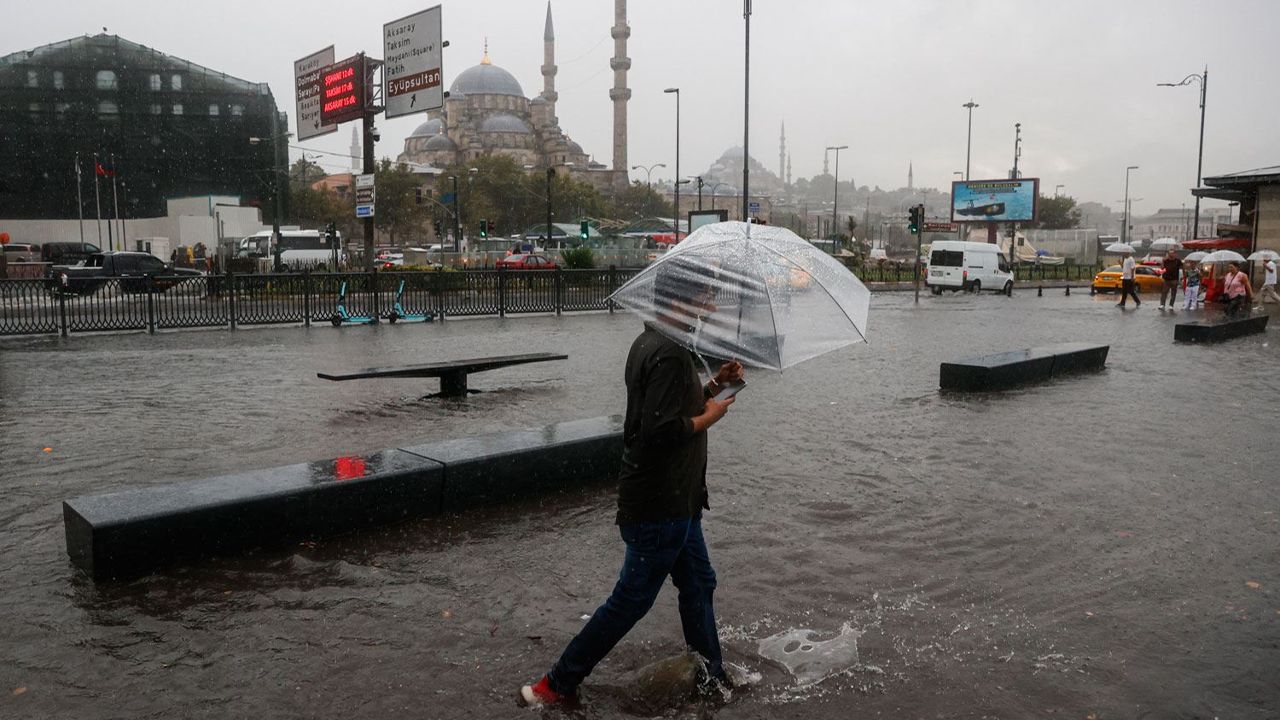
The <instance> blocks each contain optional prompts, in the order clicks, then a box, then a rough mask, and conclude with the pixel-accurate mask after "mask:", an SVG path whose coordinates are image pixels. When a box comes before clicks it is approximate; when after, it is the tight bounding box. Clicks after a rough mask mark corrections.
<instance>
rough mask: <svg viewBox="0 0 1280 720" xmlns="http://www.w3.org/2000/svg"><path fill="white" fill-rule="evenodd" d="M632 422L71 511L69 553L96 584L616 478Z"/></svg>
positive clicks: (209, 482)
mask: <svg viewBox="0 0 1280 720" xmlns="http://www.w3.org/2000/svg"><path fill="white" fill-rule="evenodd" d="M621 457H622V418H621V417H618V416H614V417H603V418H592V419H587V420H575V421H571V422H563V423H558V424H555V425H548V426H546V427H542V428H538V429H533V430H518V431H513V432H504V433H500V434H494V435H484V436H480V437H473V438H463V439H457V440H440V441H435V442H429V443H424V444H421V445H414V446H412V447H407V448H401V449H391V450H383V451H381V452H376V453H370V454H368V455H359V456H348V457H341V458H336V459H332V460H322V461H318V462H312V463H304V464H299V465H288V466H285V467H278V468H270V469H266V470H257V471H252V472H246V473H239V474H235V475H225V476H222V477H215V478H210V479H205V480H196V481H188V482H182V483H176V484H169V485H157V486H153V487H142V488H134V489H129V490H122V491H119V492H113V493H106V494H102V495H92V496H85V497H79V498H75V499H72V500H67V501H65V502H64V503H63V504H62V508H63V522H64V525H65V530H66V540H67V554H68V555H69V556H70V558H71V561H72V563H74V564H75V565H76V566H77V567H79V568H81V569H82V570H84V571H85V573H87V574H88V575H89V576H90V577H92V578H93V579H94V580H112V579H128V578H133V577H138V576H141V575H146V574H148V573H151V572H154V571H156V570H158V569H162V568H164V567H169V566H173V565H176V564H180V563H184V562H190V561H193V560H198V559H200V558H204V557H209V556H214V555H224V556H225V555H236V554H240V553H244V552H246V551H248V550H252V549H255V548H272V547H285V546H289V545H292V544H295V543H297V542H299V541H301V540H308V539H317V538H322V537H327V536H332V535H337V534H341V533H346V532H351V531H356V530H360V529H364V528H369V527H374V526H378V525H385V524H388V523H393V522H399V521H403V520H408V519H412V518H420V517H429V516H432V515H438V514H440V513H442V512H450V511H454V510H462V509H465V508H469V507H476V506H479V505H487V504H497V503H502V502H507V501H510V500H513V499H517V498H525V497H530V496H534V495H538V494H542V493H550V492H558V491H562V490H565V489H568V488H572V487H577V486H581V485H584V484H587V483H590V482H598V481H604V480H609V479H612V478H615V477H616V476H617V473H618V469H619V467H620V464H621Z"/></svg>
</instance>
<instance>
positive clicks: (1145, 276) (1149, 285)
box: [1089, 265, 1164, 295]
mask: <svg viewBox="0 0 1280 720" xmlns="http://www.w3.org/2000/svg"><path fill="white" fill-rule="evenodd" d="M1163 274H1164V269H1163V268H1160V267H1153V266H1151V265H1139V266H1137V267H1135V268H1134V269H1133V279H1134V280H1135V281H1137V287H1136V288H1135V289H1136V290H1137V291H1138V292H1139V293H1144V292H1156V293H1158V292H1160V288H1161V287H1162V286H1163V285H1164V278H1163V277H1162V275H1163ZM1120 288H1121V282H1120V266H1119V265H1112V266H1111V267H1109V268H1107V269H1105V270H1103V271H1102V272H1100V273H1098V274H1097V275H1094V276H1093V285H1092V286H1090V288H1089V294H1090V295H1092V294H1094V293H1100V292H1120Z"/></svg>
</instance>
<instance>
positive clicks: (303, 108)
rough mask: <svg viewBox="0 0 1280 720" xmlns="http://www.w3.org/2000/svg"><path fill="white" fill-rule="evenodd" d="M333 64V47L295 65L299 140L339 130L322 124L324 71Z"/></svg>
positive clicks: (336, 127) (305, 58)
mask: <svg viewBox="0 0 1280 720" xmlns="http://www.w3.org/2000/svg"><path fill="white" fill-rule="evenodd" d="M332 64H333V46H332V45H330V46H329V47H327V48H325V49H323V50H321V51H320V52H317V53H312V54H310V55H308V56H306V57H304V58H302V59H301V60H298V61H296V62H294V63H293V80H294V87H295V88H296V92H297V102H298V105H297V112H296V113H294V117H296V118H298V139H299V140H306V139H307V138H313V137H316V136H317V135H327V134H329V133H331V132H334V131H336V130H337V129H338V126H337V125H321V124H320V101H321V100H322V99H323V98H322V93H321V89H322V88H323V86H324V78H323V77H322V75H324V69H325V68H327V67H329V66H330V65H332Z"/></svg>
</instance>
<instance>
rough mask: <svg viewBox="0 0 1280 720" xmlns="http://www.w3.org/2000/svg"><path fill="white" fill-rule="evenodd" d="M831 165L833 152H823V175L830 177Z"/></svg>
mask: <svg viewBox="0 0 1280 720" xmlns="http://www.w3.org/2000/svg"><path fill="white" fill-rule="evenodd" d="M830 163H831V151H830V150H823V151H822V174H823V175H830V174H831V165H830Z"/></svg>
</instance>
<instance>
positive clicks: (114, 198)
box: [110, 153, 129, 250]
mask: <svg viewBox="0 0 1280 720" xmlns="http://www.w3.org/2000/svg"><path fill="white" fill-rule="evenodd" d="M110 167H111V171H110V172H111V206H112V207H111V217H112V219H113V220H114V221H115V225H116V227H117V228H119V227H120V196H119V195H118V194H116V154H115V153H111V165H110ZM116 237H118V238H120V249H121V250H128V249H129V247H128V246H127V245H125V244H124V233H123V232H122V231H118V232H117V233H116Z"/></svg>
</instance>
